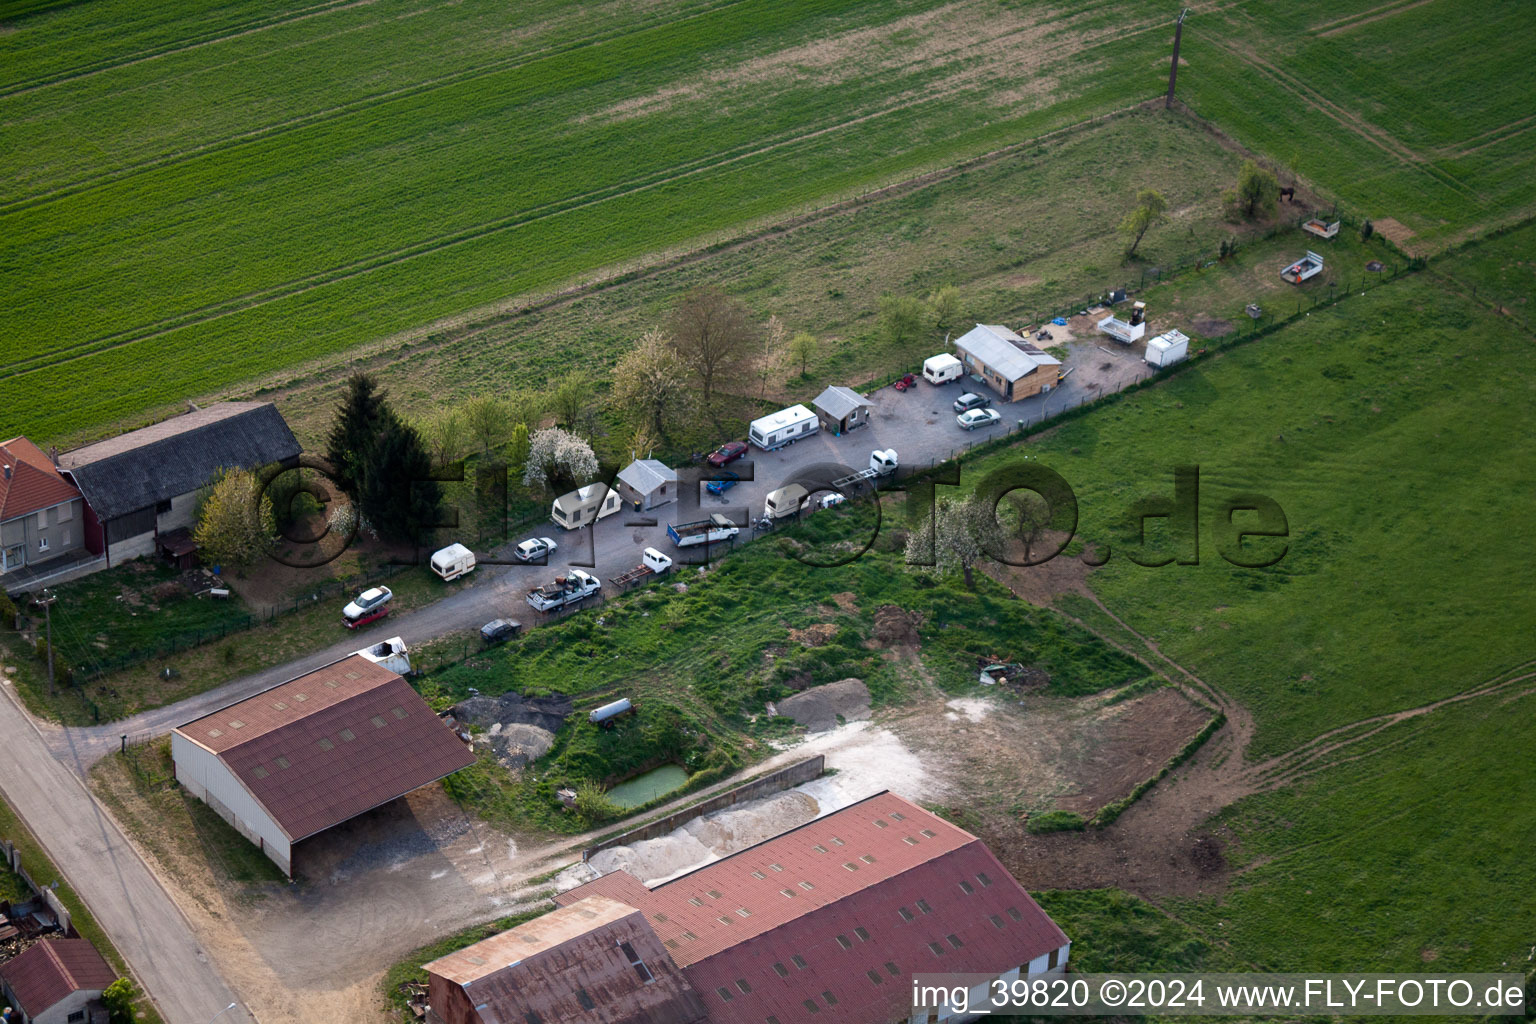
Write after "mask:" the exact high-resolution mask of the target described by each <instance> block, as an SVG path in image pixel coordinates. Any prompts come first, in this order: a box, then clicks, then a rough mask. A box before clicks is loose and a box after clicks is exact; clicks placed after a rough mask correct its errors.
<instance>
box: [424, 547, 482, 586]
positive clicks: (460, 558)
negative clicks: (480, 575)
mask: <svg viewBox="0 0 1536 1024" xmlns="http://www.w3.org/2000/svg"><path fill="white" fill-rule="evenodd" d="M474 568H475V553H474V552H473V551H471V550H469V548H467V547H465V546H464V545H463V544H449V545H448V546H447V547H445V548H443V549H442V550H441V551H438V552H436V553H435V554H433V555H432V571H433V572H435V573H437V574H438V575H439V576H441V577H442V578H443V579H444V580H456V579H458V578H459V577H460V576H464V575H467V574H468V573H470V572H473V571H474Z"/></svg>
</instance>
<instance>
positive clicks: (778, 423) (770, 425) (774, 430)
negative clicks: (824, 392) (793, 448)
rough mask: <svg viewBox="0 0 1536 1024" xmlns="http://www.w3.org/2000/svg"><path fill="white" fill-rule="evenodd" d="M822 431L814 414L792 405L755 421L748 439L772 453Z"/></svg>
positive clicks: (749, 430) (799, 406) (748, 433)
mask: <svg viewBox="0 0 1536 1024" xmlns="http://www.w3.org/2000/svg"><path fill="white" fill-rule="evenodd" d="M820 429H821V424H820V423H819V422H818V421H817V419H816V414H815V413H814V412H811V410H809V409H807V408H806V407H805V406H803V405H792V406H790V407H789V408H788V409H780V410H779V411H778V412H775V413H769V414H768V415H767V416H764V417H762V418H761V419H755V420H753V421H752V424H751V426H749V427H748V428H747V438H748V440H750V441H751V442H752V443H753V444H755V445H757V446H758V447H759V448H761V449H762V450H763V451H765V452H771V451H777V450H778V449H780V448H783V447H784V446H785V445H787V444H794V443H795V442H796V441H798V440H800V439H801V438H802V437H810V436H811V435H812V434H814V433H816V431H818V430H820Z"/></svg>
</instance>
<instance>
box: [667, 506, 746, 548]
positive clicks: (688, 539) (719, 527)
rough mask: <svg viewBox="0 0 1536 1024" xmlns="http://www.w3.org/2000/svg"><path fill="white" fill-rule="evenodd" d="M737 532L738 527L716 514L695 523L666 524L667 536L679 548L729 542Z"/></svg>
mask: <svg viewBox="0 0 1536 1024" xmlns="http://www.w3.org/2000/svg"><path fill="white" fill-rule="evenodd" d="M739 532H741V531H740V527H738V526H737V525H736V524H735V523H733V522H731V521H730V520H729V519H727V518H726V517H725V516H723V515H721V514H720V513H718V512H716V513H715V514H714V515H712V516H710V517H709V518H708V519H700V520H699V521H698V522H696V523H681V524H677V525H673V524H671V523H669V524H667V536H668V537H669V538H671V540H672V543H673V544H676V545H677V546H678V547H680V548H688V547H692V546H693V545H695V544H718V543H720V542H721V541H724V540H730V539H731V538H733V537H735V536H736V534H737V533H739Z"/></svg>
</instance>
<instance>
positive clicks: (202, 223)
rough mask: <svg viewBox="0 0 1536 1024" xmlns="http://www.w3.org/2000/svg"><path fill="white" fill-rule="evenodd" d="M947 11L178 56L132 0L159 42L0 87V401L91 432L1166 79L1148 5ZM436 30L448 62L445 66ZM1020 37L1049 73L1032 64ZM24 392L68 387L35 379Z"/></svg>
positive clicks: (869, 11) (782, 14) (456, 27)
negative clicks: (1034, 12) (1128, 59)
mask: <svg viewBox="0 0 1536 1024" xmlns="http://www.w3.org/2000/svg"><path fill="white" fill-rule="evenodd" d="M936 7H937V5H936V4H933V3H919V2H911V3H906V4H874V3H867V2H865V3H858V2H853V0H820V2H817V3H814V4H812V3H800V2H787V0H776V2H769V3H761V4H753V5H750V6H748V5H739V4H722V5H716V6H711V7H703V6H700V7H698V8H696V9H685V10H682V11H676V10H674V11H671V12H669V14H668V16H665V17H657V16H654V15H646V14H645V13H644V11H643V10H642V11H636V10H632V9H629V8H627V7H618V6H616V7H614V8H612V9H611V13H612V17H613V18H614V24H613V27H612V30H611V31H610V32H609V33H608V34H606V35H599V36H597V37H587V38H581V37H579V36H573V33H576V32H577V28H576V27H573V26H572V25H570V24H569V23H568V20H567V19H563V18H562V17H561V16H560V15H559V14H558V12H555V13H552V12H553V11H554V8H553V5H547V6H546V7H545V8H542V9H540V8H537V7H536V8H534V9H532V10H531V11H530V12H529V13H528V14H526V15H524V14H523V13H522V12H521V11H520V12H519V15H518V17H519V19H520V20H519V21H518V22H517V23H514V24H507V23H506V22H505V20H504V19H505V11H506V8H505V7H497V8H495V9H496V10H499V11H502V12H503V15H502V17H501V18H498V17H496V16H495V15H494V14H493V13H492V11H491V8H490V7H489V5H487V6H486V8H484V9H482V10H480V11H479V13H478V14H477V15H476V14H472V15H471V17H469V18H466V17H465V15H464V14H463V13H461V12H460V11H459V10H458V9H457V8H455V9H452V10H450V9H445V8H435V7H434V8H426V7H424V6H422V5H420V4H418V3H412V2H407V0H396V2H393V3H388V2H386V3H382V4H375V5H369V6H368V7H367V8H355V7H351V6H343V5H335V6H331V7H327V8H325V9H323V10H320V11H317V12H314V13H312V14H310V15H309V16H307V17H304V18H302V19H295V18H293V17H287V18H284V17H280V16H276V15H269V17H270V18H271V24H270V25H267V26H266V27H261V28H257V29H252V30H247V31H244V32H229V31H226V32H225V34H224V35H216V34H215V32H216V30H215V29H212V28H206V27H200V26H199V25H198V20H197V19H193V20H192V21H191V22H189V23H187V24H185V25H184V26H182V27H184V28H185V30H186V31H188V32H190V33H191V35H190V36H189V37H188V41H187V43H185V44H184V45H181V46H180V47H178V46H177V44H176V43H175V41H174V37H172V38H164V34H165V33H173V32H175V31H176V30H177V27H178V26H180V25H181V23H179V22H169V21H166V20H165V18H164V15H163V13H161V12H155V13H152V14H147V15H143V16H142V18H135V17H134V16H133V14H132V12H133V11H135V10H136V8H134V7H133V6H131V5H128V4H119V5H117V6H116V7H114V10H117V11H118V13H119V14H120V15H121V16H122V17H123V18H124V19H125V20H126V21H127V22H128V23H129V25H130V26H134V25H139V24H141V21H142V20H145V19H147V20H150V21H153V22H155V23H156V25H155V26H154V27H151V26H148V25H145V26H143V28H144V30H145V31H146V32H150V33H151V34H154V35H156V36H157V39H158V41H157V44H156V45H158V46H159V49H160V51H161V52H159V53H158V54H156V55H154V56H153V57H151V58H144V59H141V58H139V56H138V54H140V53H145V52H150V51H151V50H153V49H154V47H149V48H147V49H146V50H143V51H135V50H132V49H129V48H126V47H125V46H124V44H123V43H122V42H119V41H118V40H116V39H115V38H111V37H107V38H104V37H101V36H97V37H96V45H95V46H88V45H87V44H86V43H85V42H84V38H85V37H82V39H81V40H79V41H75V42H72V43H71V44H70V46H69V47H67V48H66V52H68V51H69V50H73V51H75V56H74V59H75V60H77V61H79V63H78V64H77V65H76V67H77V68H79V67H89V66H95V65H97V64H100V65H101V67H100V68H99V69H98V70H94V71H90V72H87V73H81V72H76V73H73V74H66V75H65V77H59V78H57V80H56V81H52V82H47V81H42V82H39V81H38V80H37V79H31V80H27V79H13V81H12V84H11V88H10V92H9V94H8V95H4V96H0V116H3V117H4V118H5V120H6V121H7V122H8V123H9V124H13V125H15V126H16V140H17V141H16V146H17V147H18V152H24V153H26V155H27V157H26V159H25V160H24V161H21V162H20V163H19V166H12V165H8V167H9V173H8V174H7V176H6V180H7V188H6V193H5V195H6V199H7V200H8V202H6V203H5V205H4V207H3V208H0V226H3V229H4V231H3V237H4V239H5V242H4V249H3V251H0V261H3V262H4V264H5V265H6V266H8V267H10V268H11V273H10V274H8V275H7V285H6V299H7V306H8V308H9V309H10V310H11V311H12V320H11V325H10V332H11V337H10V340H11V344H10V346H9V348H8V352H7V359H6V360H5V365H4V366H3V368H0V373H3V374H4V377H3V379H0V403H3V404H6V405H8V406H10V407H12V408H18V409H21V408H25V409H26V410H27V411H28V413H29V414H30V415H26V416H23V417H21V420H22V422H21V423H20V424H19V426H20V427H21V428H23V429H25V430H27V431H28V432H30V433H36V434H39V435H42V436H52V435H55V434H58V433H61V432H65V431H76V430H80V429H82V428H83V427H85V425H86V424H88V423H102V422H106V421H110V420H113V419H116V418H119V417H121V416H124V415H128V414H131V413H132V412H134V411H135V410H137V409H142V408H145V407H147V406H150V405H154V404H157V403H163V402H165V401H167V400H174V399H176V398H177V397H179V396H181V395H184V394H188V393H195V392H201V391H206V390H210V389H214V388H218V387H221V386H225V385H227V384H229V383H231V382H233V381H236V380H239V379H242V378H245V377H249V376H252V375H254V374H257V373H261V372H264V371H269V370H272V369H275V368H278V367H281V366H284V365H287V364H290V363H293V362H296V361H298V360H301V359H304V358H308V357H311V356H314V355H319V354H323V353H325V352H331V351H338V350H341V349H343V348H346V347H348V346H350V345H353V344H356V343H358V342H361V341H369V340H374V339H376V338H379V337H382V336H385V335H389V334H392V333H394V332H396V331H400V330H404V329H407V328H413V327H417V326H420V325H422V324H424V323H427V322H429V321H432V320H435V319H437V318H440V317H444V316H448V315H452V314H458V313H462V312H464V311H466V310H469V309H472V308H475V307H477V306H481V305H484V304H486V303H490V302H494V301H497V300H500V299H504V298H506V297H508V296H511V295H515V294H518V293H522V292H527V291H531V290H535V289H538V288H541V287H545V286H548V285H551V284H553V283H555V282H558V281H560V280H563V279H565V278H568V277H570V276H572V275H575V274H578V273H580V272H582V271H585V270H587V269H589V268H592V267H596V266H600V265H604V264H608V263H613V262H617V261H622V260H626V259H632V258H635V257H638V256H640V255H642V254H645V253H648V252H653V251H656V250H658V249H661V248H664V247H666V246H669V245H673V244H676V243H679V242H683V241H685V240H688V239H693V238H697V237H699V236H701V235H704V234H707V233H709V232H713V231H719V230H722V229H727V228H731V227H733V226H734V225H738V224H740V223H742V222H744V221H749V220H751V219H753V218H757V217H762V216H769V215H773V214H775V213H777V212H780V211H783V210H785V209H786V208H791V207H794V206H796V205H799V204H804V203H807V202H811V201H815V200H818V199H820V198H822V197H826V196H831V195H839V194H841V195H846V194H848V193H849V192H851V191H857V190H858V189H860V188H861V187H864V186H866V185H867V184H869V183H870V182H874V181H881V180H886V179H889V178H892V177H894V176H897V175H900V174H902V173H905V172H908V171H910V170H912V169H914V168H917V167H920V166H924V165H929V164H935V163H947V162H952V161H953V160H954V159H956V158H958V157H961V156H964V155H967V154H970V153H975V152H979V151H984V150H987V149H991V148H995V147H996V146H998V145H999V144H1002V143H1004V142H1009V141H1014V140H1016V139H1018V138H1021V137H1027V136H1028V135H1030V134H1032V133H1034V132H1038V131H1040V130H1044V129H1047V128H1051V127H1055V126H1058V125H1060V124H1064V123H1067V122H1069V121H1072V120H1076V119H1078V118H1081V117H1082V116H1084V115H1085V114H1089V113H1092V112H1094V111H1102V110H1106V109H1110V108H1112V107H1116V106H1122V105H1125V104H1126V103H1129V102H1131V101H1133V100H1135V99H1142V98H1145V97H1146V95H1147V94H1148V93H1149V91H1150V90H1151V88H1152V86H1153V84H1155V82H1154V80H1153V79H1152V78H1151V76H1150V73H1149V75H1147V76H1126V75H1124V74H1122V73H1119V72H1118V71H1116V70H1115V69H1117V68H1122V67H1123V66H1124V65H1123V63H1122V59H1123V58H1124V57H1125V55H1127V54H1131V55H1134V54H1138V53H1141V52H1143V51H1145V52H1146V54H1147V55H1148V56H1149V57H1150V55H1151V54H1152V53H1153V52H1154V50H1155V47H1156V46H1157V44H1156V42H1155V41H1154V38H1153V35H1152V34H1151V33H1150V31H1149V30H1150V27H1151V25H1152V24H1153V20H1151V19H1150V18H1145V17H1144V18H1141V19H1139V20H1137V21H1135V22H1134V23H1131V24H1127V23H1126V22H1125V21H1124V19H1123V17H1122V16H1121V15H1123V14H1124V11H1123V10H1122V11H1115V12H1107V11H1102V10H1088V11H1085V12H1082V13H1080V14H1077V15H1071V16H1056V15H1040V16H1038V17H1037V16H1031V15H1028V14H1026V13H1024V12H1021V11H1014V10H1003V11H998V9H997V8H996V7H995V5H994V4H991V3H983V2H971V3H965V4H960V5H951V6H950V7H948V8H944V9H943V10H942V11H941V12H939V13H935V8H936ZM248 13H252V14H254V13H255V12H248ZM102 14H103V11H102V10H100V9H97V8H94V7H93V8H91V9H89V11H87V10H85V9H78V8H68V7H66V8H61V9H58V10H57V11H52V10H50V11H42V12H39V13H36V14H33V15H30V16H27V17H24V18H21V19H19V20H15V21H13V22H12V26H13V27H14V28H15V29H16V31H14V32H11V33H8V34H7V35H5V36H3V37H0V47H3V48H4V50H7V51H9V52H11V53H25V54H26V55H27V60H24V61H21V62H19V65H20V66H25V64H26V63H28V62H34V63H35V62H36V50H37V48H38V47H40V46H43V45H45V44H46V41H47V40H48V39H50V38H55V37H57V36H60V35H68V34H71V32H72V31H73V28H74V23H75V21H76V20H77V19H87V20H91V21H94V20H95V19H98V18H100V17H101V16H102ZM407 17H409V23H408V27H405V28H402V27H401V25H400V24H399V21H400V19H404V18H407ZM524 17H527V19H528V20H526V21H523V20H521V19H522V18H524ZM545 18H548V19H549V21H548V23H546V21H545V20H544V19H545ZM228 27H233V26H228ZM580 31H581V35H582V36H585V35H586V34H587V33H589V32H590V26H589V25H581V26H580ZM132 34H133V33H132V32H131V31H130V32H129V35H130V36H131V35H132ZM509 37H511V40H515V41H511V42H509ZM197 40H204V41H197ZM423 43H425V44H426V45H421V44H423ZM1149 48H1150V49H1149ZM445 50H453V51H455V52H454V55H453V57H452V59H451V60H450V61H449V62H448V68H449V69H452V68H454V67H457V68H458V69H459V70H458V71H456V72H455V71H452V70H449V72H448V73H447V74H446V75H445V74H444V68H443V67H442V66H441V65H440V64H439V62H438V61H437V59H436V58H438V57H439V55H441V54H442V53H443V52H444V51H445ZM364 51H368V57H367V59H366V60H365V61H364V63H363V66H362V67H355V66H353V65H352V63H351V61H350V57H351V56H352V55H353V54H354V53H358V52H364ZM1032 55H1033V56H1035V57H1037V58H1038V59H1039V60H1042V61H1043V60H1044V59H1045V57H1046V56H1047V55H1049V57H1050V62H1049V70H1048V71H1045V70H1040V69H1036V70H1034V71H1032V72H1030V73H1029V74H1028V75H1025V76H1020V75H1019V73H1018V72H1017V70H1016V68H1017V67H1018V66H1019V62H1020V61H1026V60H1028V59H1029V57H1030V56H1032ZM391 56H393V57H397V58H399V62H398V64H397V65H391V64H389V63H388V59H389V58H390V57H391ZM1133 59H1134V58H1133ZM386 68H387V71H386ZM301 69H302V70H301ZM18 70H20V67H18ZM38 70H41V69H38ZM314 72H318V74H314V81H313V84H311V83H310V82H309V81H306V80H307V79H310V77H311V75H312V74H313V73H314ZM48 77H49V76H48V75H47V74H46V72H44V73H42V74H40V75H39V76H38V79H46V78H48ZM338 79H339V80H338ZM29 81H31V82H32V83H33V84H28V82H29ZM297 81H305V84H304V85H303V86H301V87H299V88H297V89H294V88H293V83H295V82H297ZM397 83H398V84H397ZM832 85H835V86H836V87H835V88H831V87H830V86H832ZM290 93H292V95H290ZM349 96H350V97H352V98H351V99H350V100H349V99H348V97H349ZM188 108H191V109H188ZM146 134H147V135H148V136H150V137H147V138H146V137H145V136H146ZM125 135H126V136H127V137H124V136H125ZM77 138H89V139H92V140H93V145H92V146H91V147H89V148H88V149H87V148H86V147H82V146H79V145H77V144H74V143H73V141H72V140H74V139H77ZM149 365H153V366H154V368H155V372H154V373H153V375H149V374H146V373H145V372H144V368H145V367H147V366H149ZM105 381H111V382H112V384H113V386H112V387H111V388H103V387H102V386H101V383H102V382H105ZM38 394H48V395H49V396H50V397H51V398H52V399H53V401H50V402H48V403H38V402H36V401H32V402H27V401H26V400H25V398H26V396H28V395H31V396H36V395H38Z"/></svg>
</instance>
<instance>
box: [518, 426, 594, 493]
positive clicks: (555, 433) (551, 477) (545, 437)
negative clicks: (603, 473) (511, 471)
mask: <svg viewBox="0 0 1536 1024" xmlns="http://www.w3.org/2000/svg"><path fill="white" fill-rule="evenodd" d="M596 474H597V456H596V455H595V454H594V453H593V451H592V446H591V445H590V444H588V443H587V442H585V441H583V440H582V439H581V438H579V437H577V436H576V435H575V434H572V433H571V432H569V431H566V430H561V429H560V428H559V427H550V428H548V429H547V430H541V431H539V432H538V433H537V434H534V435H533V437H532V438H530V439H529V442H528V462H527V464H526V465H525V466H524V467H523V483H524V485H526V486H528V487H541V488H546V489H549V490H553V491H558V492H560V493H564V492H565V491H567V490H570V489H571V488H573V487H576V486H578V485H580V484H583V483H585V482H587V481H588V480H590V479H592V477H593V476H595V475H596Z"/></svg>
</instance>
